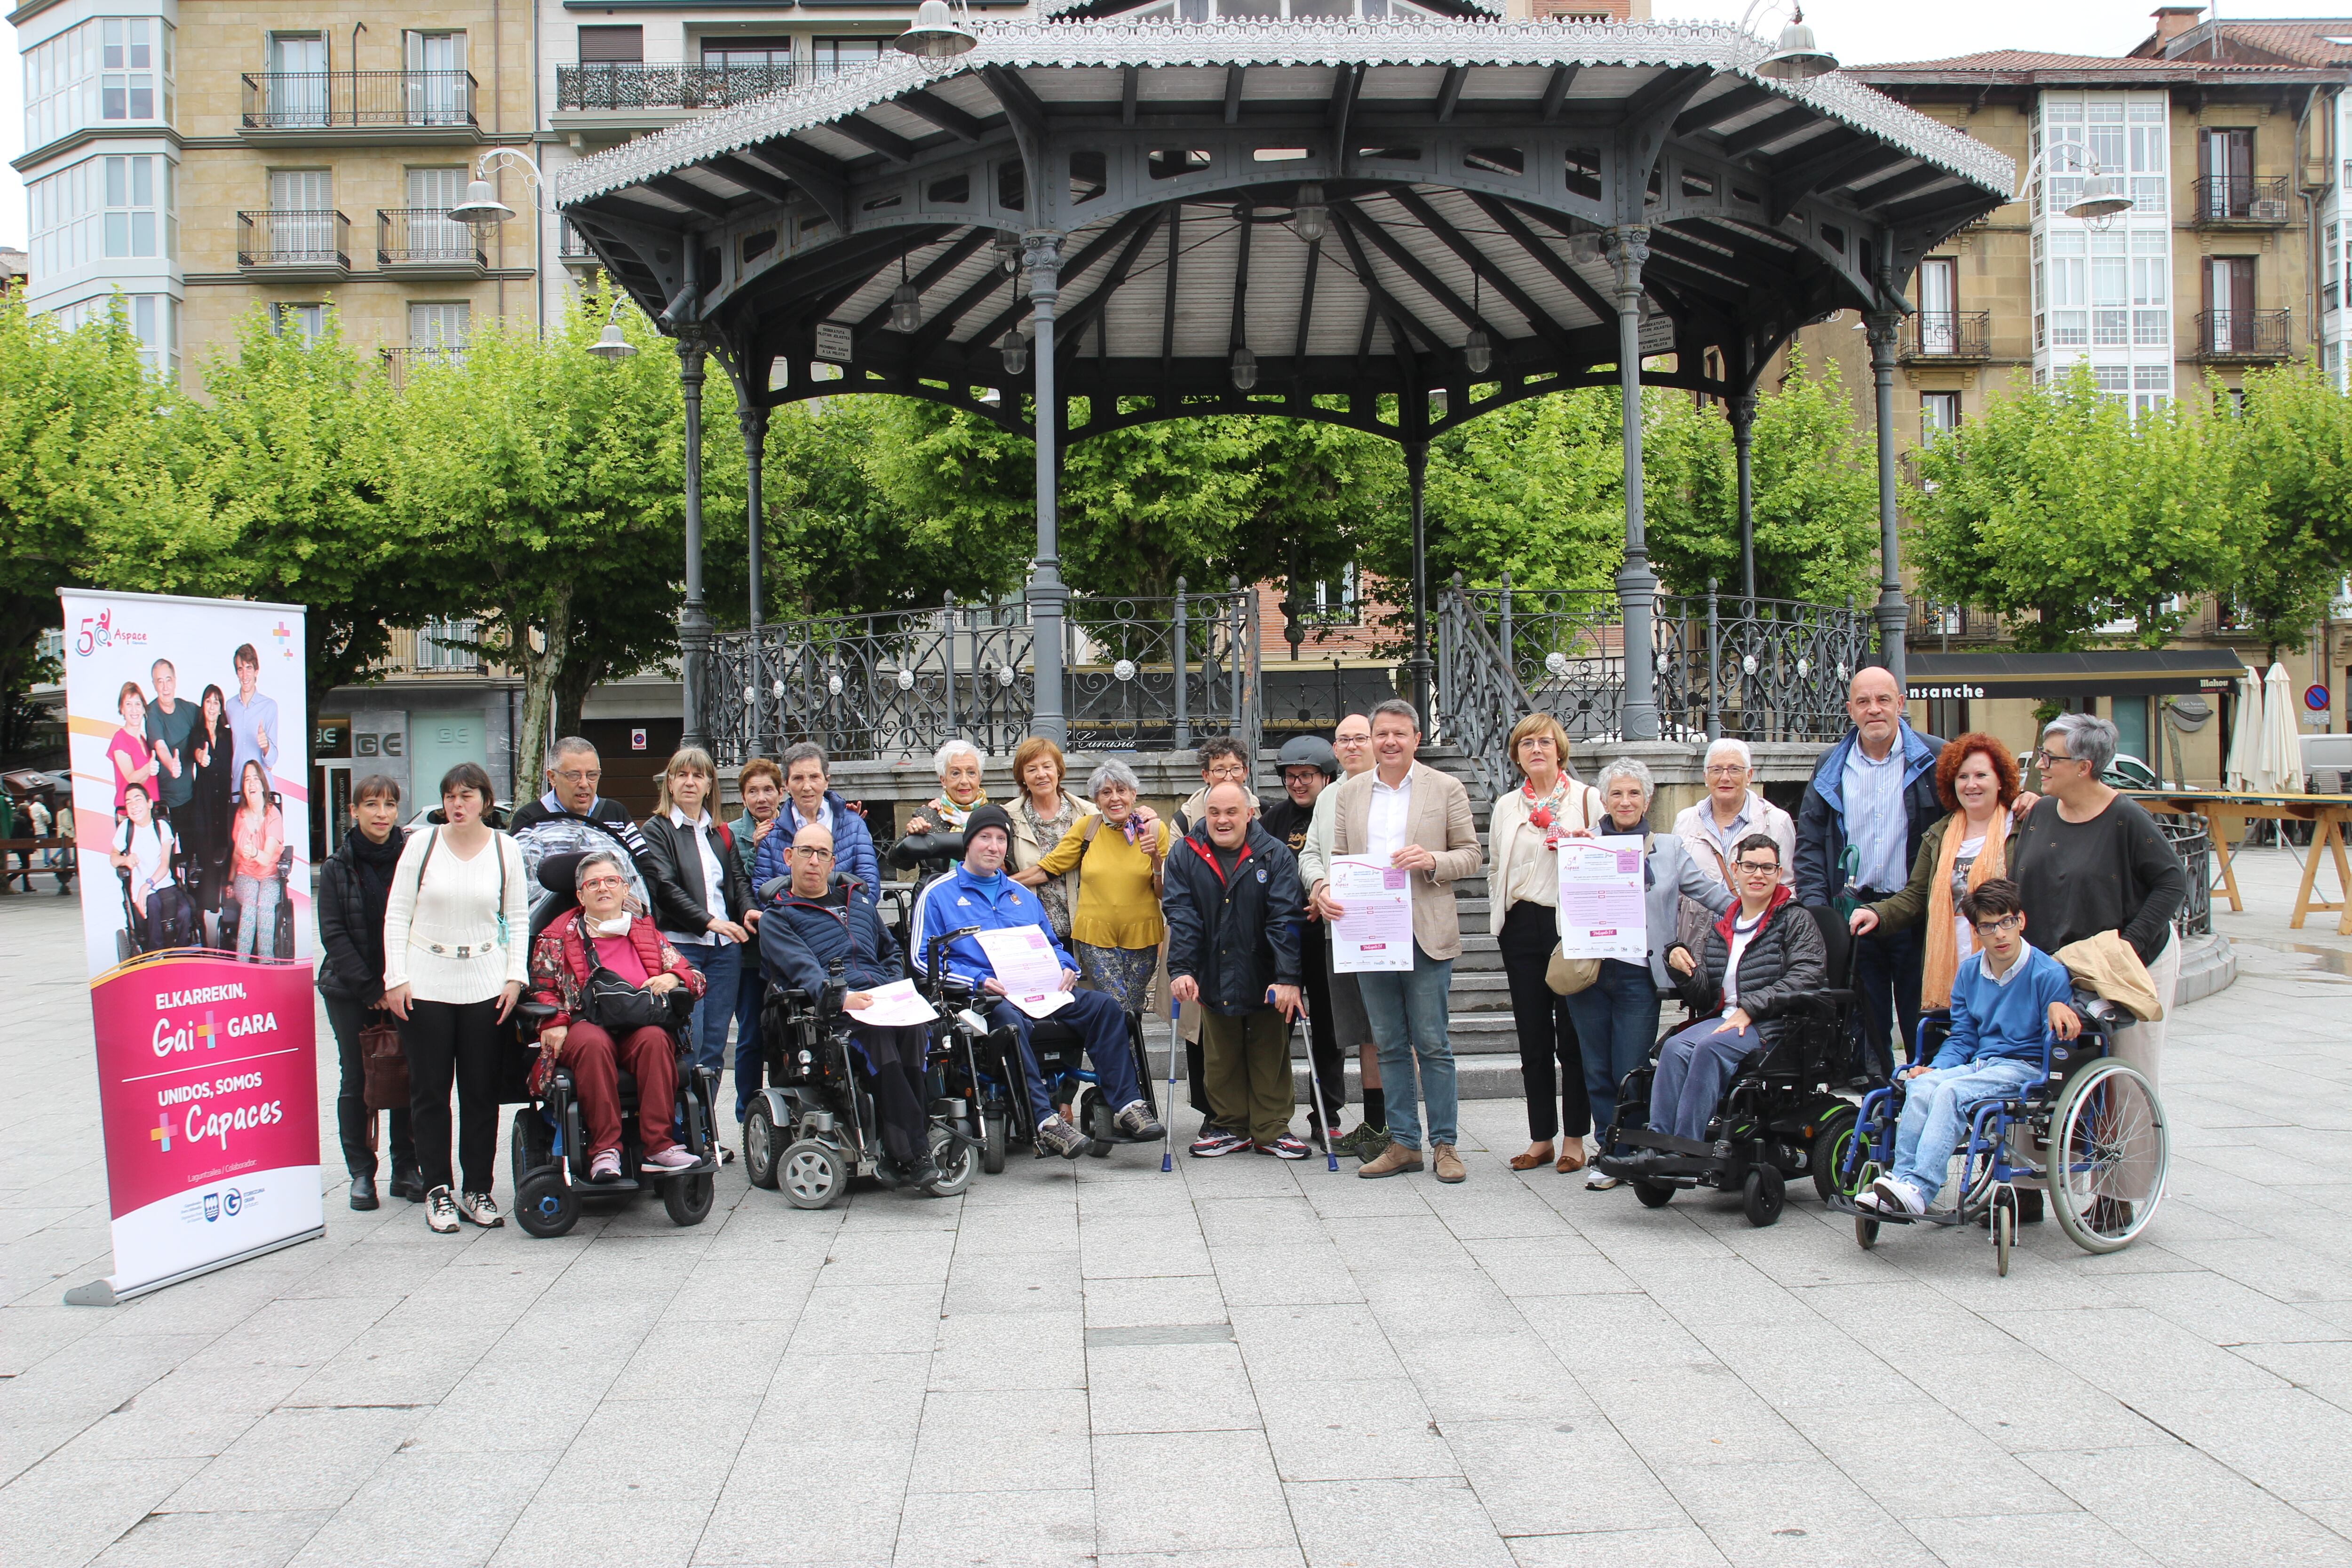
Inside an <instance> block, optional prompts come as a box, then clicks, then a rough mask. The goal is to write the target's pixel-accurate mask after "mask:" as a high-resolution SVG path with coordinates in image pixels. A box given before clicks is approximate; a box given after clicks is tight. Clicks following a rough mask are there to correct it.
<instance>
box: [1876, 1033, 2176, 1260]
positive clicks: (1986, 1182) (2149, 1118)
mask: <svg viewBox="0 0 2352 1568" xmlns="http://www.w3.org/2000/svg"><path fill="white" fill-rule="evenodd" d="M2073 1006H2074V1011H2075V1013H2076V1014H2077V1015H2079V1016H2081V1018H2082V1020H2083V1032H2082V1033H2081V1034H2080V1035H2079V1036H2077V1037H2075V1038H2074V1039H2072V1040H2060V1039H2058V1038H2056V1037H2054V1036H2048V1035H2045V1036H2044V1037H2043V1039H2042V1076H2041V1078H2040V1079H2038V1080H2036V1081H2034V1082H2032V1083H2029V1084H2027V1085H2026V1086H2025V1087H2024V1088H2023V1089H2021V1091H2019V1092H2018V1093H2016V1094H2014V1095H2010V1096H2006V1097H2003V1098H2000V1099H1997V1100H1987V1101H1985V1102H1984V1103H1983V1104H1981V1105H1979V1106H1977V1107H1976V1108H1975V1109H1974V1110H1972V1111H1971V1112H1970V1113H1969V1124H1968V1131H1967V1135H1966V1137H1965V1138H1964V1139H1963V1141H1962V1142H1961V1143H1960V1144H1959V1146H1958V1148H1956V1149H1955V1150H1953V1151H1952V1153H1953V1155H1954V1156H1956V1157H1957V1158H1958V1161H1959V1165H1958V1170H1957V1171H1956V1172H1955V1173H1953V1176H1952V1178H1951V1181H1950V1183H1949V1186H1950V1189H1951V1190H1952V1191H1953V1193H1954V1194H1955V1195H1954V1198H1953V1202H1952V1205H1951V1206H1950V1207H1949V1208H1948V1209H1937V1208H1936V1207H1935V1206H1933V1205H1932V1203H1931V1205H1930V1206H1929V1208H1928V1210H1927V1213H1925V1214H1921V1215H1904V1214H1897V1213H1894V1212H1892V1211H1885V1210H1877V1209H1864V1208H1862V1207H1860V1206H1858V1205H1856V1203H1855V1202H1854V1199H1855V1197H1856V1196H1857V1195H1858V1194H1861V1193H1863V1192H1864V1191H1865V1190H1867V1189H1868V1187H1869V1186H1870V1184H1871V1183H1873V1182H1874V1181H1876V1180H1877V1179H1878V1177H1879V1176H1880V1175H1881V1174H1883V1173H1885V1171H1887V1170H1889V1169H1891V1168H1892V1167H1893V1165H1894V1163H1895V1131H1896V1128H1897V1124H1898V1123H1899V1122H1900V1121H1901V1118H1902V1114H1903V1100H1904V1093H1905V1089H1906V1082H1905V1080H1902V1079H1897V1080H1896V1081H1895V1082H1894V1083H1891V1084H1888V1085H1886V1086H1885V1087H1884V1088H1882V1089H1873V1090H1871V1091H1870V1093H1869V1094H1867V1095H1865V1096H1864V1099H1863V1102H1862V1112H1861V1119H1860V1122H1859V1125H1858V1126H1857V1128H1856V1131H1855V1134H1854V1136H1853V1138H1852V1139H1851V1140H1850V1141H1849V1142H1848V1143H1847V1145H1846V1148H1845V1152H1844V1154H1843V1160H1844V1163H1843V1165H1842V1166H1841V1167H1840V1173H1841V1174H1840V1181H1839V1188H1840V1192H1839V1195H1838V1196H1837V1197H1836V1198H1835V1199H1833V1200H1832V1202H1831V1205H1830V1206H1831V1207H1832V1208H1833V1209H1835V1210H1837V1211H1838V1212H1840V1213H1842V1214H1851V1215H1853V1238H1854V1240H1855V1241H1856V1242H1857V1243H1858V1244H1859V1245H1861V1246H1863V1247H1874V1246H1876V1245H1877V1243H1878V1227H1879V1226H1882V1225H1940V1226H1963V1225H1970V1224H1974V1223H1976V1222H1978V1221H1979V1220H1981V1221H1984V1222H1985V1226H1986V1230H1987V1231H1988V1233H1989V1235H1990V1240H1991V1242H1992V1247H1993V1266H1994V1268H1996V1269H1998V1270H1999V1271H2000V1273H2001V1274H2002V1275H2007V1274H2008V1273H2009V1262H2010V1253H2011V1248H2012V1247H2014V1246H2015V1245H2016V1240H2017V1222H2018V1207H2019V1205H2018V1191H2017V1187H2016V1184H2017V1183H2018V1182H2020V1181H2029V1180H2030V1181H2036V1182H2040V1183H2042V1185H2043V1187H2044V1188H2045V1189H2046V1191H2047V1192H2048V1194H2049V1202H2050V1206H2051V1208H2052V1210H2053V1212H2054V1213H2055V1215H2056V1216H2057V1220H2058V1226H2059V1228H2060V1229H2061V1230H2063V1231H2064V1232H2065V1233H2066V1235H2067V1237H2069V1239H2071V1240H2072V1241H2073V1242H2074V1244H2075V1245H2076V1246H2077V1247H2081V1248H2083V1250H2084V1251H2085V1252H2115V1251H2117V1250H2119V1249H2121V1248H2123V1247H2128V1246H2129V1245H2131V1242H2132V1238H2133V1237H2137V1235H2139V1233H2140V1232H2141V1231H2143V1230H2145V1229H2147V1225H2148V1222H2149V1221H2150V1220H2152V1219H2153V1218H2154V1217H2155V1216H2156V1211H2157V1209H2158V1206H2159V1205H2161V1204H2162V1203H2163V1201H2164V1187H2165V1177H2166V1175H2167V1173H2168V1169H2169V1165H2170V1157H2171V1145H2170V1140H2169V1137H2168V1133H2167V1131H2166V1127H2165V1117H2164V1105H2163V1102H2162V1101H2161V1100H2158V1098H2157V1094H2156V1089H2155V1086H2154V1085H2152V1084H2150V1083H2149V1082H2148V1081H2147V1079H2145V1078H2143V1077H2142V1076H2141V1075H2140V1073H2139V1072H2138V1070H2137V1068H2132V1067H2130V1066H2128V1065H2127V1064H2126V1063H2124V1062H2122V1061H2119V1060H2117V1059H2116V1058H2115V1056H2114V1055H2113V1040H2114V1036H2115V1033H2116V1030H2117V1029H2120V1028H2125V1027H2127V1026H2129V1025H2130V1024H2131V1023H2132V1021H2133V1020H2132V1017H2131V1015H2129V1014H2128V1013H2126V1012H2125V1011H2124V1010H2123V1009H2122V1008H2120V1007H2118V1006H2117V1005H2116V1004H2114V1003H2112V1002H2109V1001H2106V1000H2105V999H2104V998H2101V997H2095V996H2088V995H2084V994H2081V993H2079V992H2078V993H2077V994H2075V997H2074V1003H2073ZM1950 1027H1951V1019H1950V1016H1949V1015H1948V1014H1946V1015H1941V1016H1930V1017H1926V1018H1922V1019H1920V1020H1919V1035H1918V1048H1917V1049H1916V1051H1915V1052H1914V1053H1913V1055H1912V1060H1914V1061H1920V1062H1925V1061H1932V1060H1934V1059H1935V1052H1936V1049H1937V1047H1938V1046H1940V1045H1941V1044H1942V1041H1943V1037H1944V1035H1945V1034H1947V1033H1948V1032H1949V1030H1950Z"/></svg>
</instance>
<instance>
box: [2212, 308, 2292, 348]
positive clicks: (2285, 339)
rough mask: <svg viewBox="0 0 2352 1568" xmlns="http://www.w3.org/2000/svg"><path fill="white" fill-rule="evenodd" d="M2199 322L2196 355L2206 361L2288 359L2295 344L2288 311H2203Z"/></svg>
mask: <svg viewBox="0 0 2352 1568" xmlns="http://www.w3.org/2000/svg"><path fill="white" fill-rule="evenodd" d="M2196 321H2197V347H2196V353H2197V357H2198V358H2199V359H2203V360H2231V359H2246V360H2263V359H2284V358H2286V356H2287V349H2288V345H2289V344H2290V343H2291V342H2293V341H2294V326H2293V317H2292V313H2291V312H2289V311H2286V310H2200V311H2199V312H2198V314H2197V318H2196Z"/></svg>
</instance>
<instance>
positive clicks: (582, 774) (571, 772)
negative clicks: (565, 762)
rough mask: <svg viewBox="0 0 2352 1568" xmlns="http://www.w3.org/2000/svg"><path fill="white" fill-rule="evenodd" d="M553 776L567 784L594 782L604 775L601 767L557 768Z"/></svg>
mask: <svg viewBox="0 0 2352 1568" xmlns="http://www.w3.org/2000/svg"><path fill="white" fill-rule="evenodd" d="M555 776H556V777H557V778H560V779H562V780H563V781H564V782H565V783H567V784H594V783H595V782H596V781H597V780H598V779H601V778H603V777H604V769H602V768H558V769H556V770H555Z"/></svg>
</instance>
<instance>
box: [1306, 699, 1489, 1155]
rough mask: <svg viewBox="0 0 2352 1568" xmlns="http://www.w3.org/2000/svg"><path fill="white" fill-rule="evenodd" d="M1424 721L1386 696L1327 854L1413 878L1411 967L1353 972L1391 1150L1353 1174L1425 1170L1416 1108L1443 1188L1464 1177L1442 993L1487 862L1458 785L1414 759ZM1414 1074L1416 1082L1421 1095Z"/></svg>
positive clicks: (1339, 791)
mask: <svg viewBox="0 0 2352 1568" xmlns="http://www.w3.org/2000/svg"><path fill="white" fill-rule="evenodd" d="M1420 749H1421V722H1420V720H1419V719H1418V717H1417V716H1416V715H1415V714H1414V712H1413V709H1412V703H1410V702H1406V701H1404V700H1402V699H1396V698H1391V700H1388V701H1386V702H1383V703H1381V705H1380V706H1378V707H1377V708H1374V709H1373V710H1372V768H1371V770H1370V772H1369V773H1359V774H1357V775H1356V776H1355V777H1354V778H1351V779H1349V780H1348V781H1347V782H1346V783H1344V784H1340V785H1339V786H1338V787H1337V788H1336V789H1335V790H1334V791H1333V792H1332V793H1333V794H1334V795H1337V796H1338V797H1339V798H1338V800H1337V801H1336V802H1334V816H1335V818H1336V820H1335V822H1334V824H1333V827H1332V832H1331V853H1332V854H1333V855H1335V856H1339V855H1366V856H1372V857H1375V858H1380V859H1381V860H1383V861H1385V862H1386V863H1387V864H1389V865H1391V866H1395V867H1399V868H1402V869H1404V870H1407V871H1410V872H1412V969H1411V970H1410V971H1408V972H1403V973H1399V972H1396V971H1388V972H1385V973H1365V974H1360V975H1358V976H1357V977H1356V978H1357V982H1358V985H1359V988H1360V990H1361V992H1362V994H1363V998H1364V1013H1365V1016H1367V1017H1368V1018H1369V1019H1370V1023H1371V1026H1372V1041H1373V1044H1374V1045H1375V1046H1377V1047H1379V1049H1380V1054H1381V1082H1382V1083H1383V1084H1384V1085H1386V1086H1387V1099H1388V1106H1387V1110H1388V1119H1389V1134H1390V1142H1389V1145H1388V1147H1387V1148H1386V1149H1385V1150H1383V1151H1382V1152H1381V1154H1380V1156H1379V1157H1378V1158H1377V1159H1373V1160H1370V1161H1368V1162H1367V1163H1365V1164H1364V1165H1363V1166H1361V1167H1360V1169H1359V1170H1358V1171H1357V1174H1358V1175H1360V1176H1364V1177H1367V1178H1378V1177H1381V1176H1394V1175H1399V1174H1402V1173H1404V1172H1406V1171H1418V1170H1420V1169H1421V1168H1422V1157H1421V1142H1422V1126H1421V1112H1422V1110H1423V1104H1425V1106H1426V1109H1427V1110H1428V1112H1429V1129H1428V1131H1429V1148H1430V1159H1431V1161H1432V1163H1433V1164H1434V1165H1435V1166H1436V1174H1437V1179H1438V1180H1439V1181H1441V1182H1458V1181H1460V1180H1461V1179H1462V1178H1463V1175H1464V1174H1465V1173H1464V1171H1463V1168H1462V1160H1461V1157H1460V1156H1459V1155H1457V1154H1456V1153H1455V1152H1454V1140H1455V1119H1456V1115H1457V1105H1458V1101H1457V1100H1456V1097H1455V1094H1454V1049H1453V1047H1452V1045H1451V1044H1450V1043H1449V1042H1448V1041H1447V1039H1446V1033H1445V1031H1446V991H1447V989H1448V988H1449V987H1450V986H1451V985H1452V984H1453V982H1454V960H1455V959H1457V958H1459V957H1461V956H1462V922H1461V920H1460V918H1459V916H1458V915H1457V913H1456V912H1455V908H1454V889H1453V886H1452V885H1453V884H1454V882H1456V881H1459V880H1461V879H1463V878H1465V877H1475V876H1476V875H1477V874H1478V868H1479V866H1480V864H1481V863H1482V861H1483V857H1482V855H1481V854H1480V852H1479V848H1478V832H1477V829H1476V827H1475V826H1473V824H1472V822H1471V817H1470V795H1469V792H1468V791H1466V790H1465V789H1464V788H1463V787H1462V785H1461V783H1460V782H1459V781H1458V780H1455V779H1454V778H1451V777H1449V776H1447V775H1446V774H1444V773H1439V772H1438V771H1437V770H1436V769H1435V768H1432V767H1425V766H1423V764H1422V763H1417V762H1415V761H1414V760H1413V754H1414V753H1415V752H1418V751H1419V750H1420ZM1311 891H1312V893H1313V896H1314V900H1315V902H1316V905H1317V907H1318V909H1319V910H1321V912H1322V915H1323V918H1324V919H1325V920H1327V921H1328V920H1335V919H1337V918H1338V917H1339V914H1340V913H1341V908H1340V905H1339V902H1338V901H1337V900H1334V899H1333V898H1332V896H1331V887H1330V883H1329V882H1328V880H1318V881H1317V883H1316V884H1315V886H1314V888H1313V889H1311ZM1416 1066H1417V1068H1418V1076H1419V1079H1420V1089H1419V1091H1418V1093H1416V1092H1415V1089H1414V1087H1413V1085H1414V1079H1415V1076H1416Z"/></svg>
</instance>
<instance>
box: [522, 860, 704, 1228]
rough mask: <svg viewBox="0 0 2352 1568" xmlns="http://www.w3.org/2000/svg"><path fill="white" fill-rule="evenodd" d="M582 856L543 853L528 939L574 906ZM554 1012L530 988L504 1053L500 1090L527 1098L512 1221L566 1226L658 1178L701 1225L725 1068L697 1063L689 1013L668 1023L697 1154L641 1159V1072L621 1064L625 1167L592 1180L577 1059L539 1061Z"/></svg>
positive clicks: (688, 1143)
mask: <svg viewBox="0 0 2352 1568" xmlns="http://www.w3.org/2000/svg"><path fill="white" fill-rule="evenodd" d="M579 862H580V857H579V856H577V855H553V856H550V857H549V858H547V859H545V860H543V861H541V863H540V868H539V881H540V885H541V887H543V888H545V889H547V891H548V892H549V894H551V897H548V898H543V899H541V900H539V905H538V907H537V908H536V909H534V910H532V911H531V918H530V937H529V939H528V941H529V945H530V946H531V947H536V946H537V944H538V942H539V938H540V934H541V932H542V931H546V929H547V928H548V927H549V926H551V925H552V924H553V923H554V922H555V921H557V920H558V919H560V918H562V916H564V915H567V914H569V913H570V912H571V911H572V909H573V908H575V907H576V902H575V899H574V895H573V891H572V882H573V879H574V877H575V876H576V875H577V872H578V870H579ZM553 1016H555V1015H554V1011H553V1009H551V1008H549V1007H545V1006H542V1005H540V1004H538V1003H536V1002H533V1001H531V1000H530V998H529V997H528V996H526V997H525V998H524V999H523V1000H522V1001H520V1002H519V1003H518V1004H516V1006H515V1009H514V1012H513V1013H512V1014H511V1015H509V1018H508V1020H507V1028H508V1029H509V1031H510V1032H509V1037H508V1039H507V1041H506V1044H505V1049H504V1052H503V1054H502V1058H501V1061H500V1074H499V1076H500V1084H499V1099H500V1100H503V1101H509V1102H514V1101H520V1102H521V1103H520V1105H519V1107H518V1109H517V1110H516V1111H515V1113H514V1122H513V1126H512V1129H511V1131H510V1132H509V1142H508V1163H509V1166H510V1167H511V1168H512V1170H513V1172H514V1189H515V1195H514V1215H515V1223H516V1224H517V1225H520V1226H522V1228H523V1230H524V1231H525V1232H526V1233H528V1234H530V1235H531V1236H539V1237H551V1236H563V1235H566V1234H568V1233H569V1232H570V1231H571V1229H572V1226H575V1225H577V1224H579V1223H580V1213H581V1210H582V1208H583V1205H585V1204H587V1203H589V1202H598V1203H601V1202H604V1201H605V1200H609V1199H614V1198H625V1197H631V1196H634V1195H635V1194H638V1193H641V1192H644V1191H646V1190H647V1189H649V1188H658V1189H659V1190H660V1192H661V1197H662V1207H663V1208H664V1209H666V1210H667V1212H668V1214H669V1217H670V1222H671V1223H672V1224H674V1225H681V1226H687V1225H700V1224H701V1223H702V1222H703V1221H704V1220H705V1219H706V1218H708V1217H709V1214H710V1209H711V1205H712V1204H713V1202H714V1201H715V1200H716V1198H717V1194H718V1174H719V1146H718V1143H717V1142H716V1141H715V1140H714V1138H713V1136H712V1131H711V1127H712V1123H711V1115H710V1108H711V1106H712V1104H713V1103H714V1102H715V1101H716V1100H717V1098H718V1089H719V1078H718V1074H716V1073H714V1072H713V1071H711V1070H710V1069H709V1068H704V1067H698V1066H696V1065H695V1062H694V1030H693V1025H692V1023H691V1021H688V1022H686V1023H682V1024H681V1025H680V1026H678V1027H677V1028H675V1029H671V1030H667V1031H666V1032H667V1033H668V1035H669V1036H670V1042H671V1046H672V1047H673V1050H674V1052H675V1059H676V1061H677V1107H676V1110H674V1112H673V1114H672V1117H671V1121H670V1131H671V1135H672V1136H673V1137H675V1138H676V1139H677V1142H679V1143H680V1144H682V1145H684V1147H685V1149H686V1152H688V1153H689V1154H691V1155H693V1156H694V1158H695V1163H694V1164H692V1165H688V1166H685V1167H682V1168H680V1169H678V1170H676V1171H666V1170H661V1169H658V1168H656V1169H651V1170H648V1169H646V1167H645V1165H644V1163H643V1162H644V1157H645V1150H644V1146H643V1144H642V1142H641V1141H640V1139H639V1136H638V1131H637V1115H638V1099H637V1080H636V1079H635V1077H633V1076H632V1075H631V1074H630V1073H629V1072H628V1070H627V1069H626V1068H622V1069H621V1070H620V1072H619V1074H618V1078H619V1088H620V1102H621V1174H620V1176H619V1178H618V1179H617V1180H613V1181H604V1182H596V1181H591V1180H590V1179H589V1176H588V1166H589V1153H588V1145H587V1140H586V1138H585V1136H584V1131H585V1129H584V1128H583V1125H582V1121H581V1106H580V1100H579V1095H578V1091H577V1088H576V1085H575V1083H574V1081H573V1078H572V1069H571V1068H569V1067H566V1066H563V1065H562V1064H558V1065H557V1066H556V1067H554V1068H551V1069H547V1070H542V1071H539V1072H534V1070H533V1069H534V1068H536V1067H537V1064H538V1061H539V1055H540V1050H539V1032H540V1029H541V1027H542V1026H544V1025H545V1024H546V1022H547V1021H548V1019H550V1018H551V1017H553Z"/></svg>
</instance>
